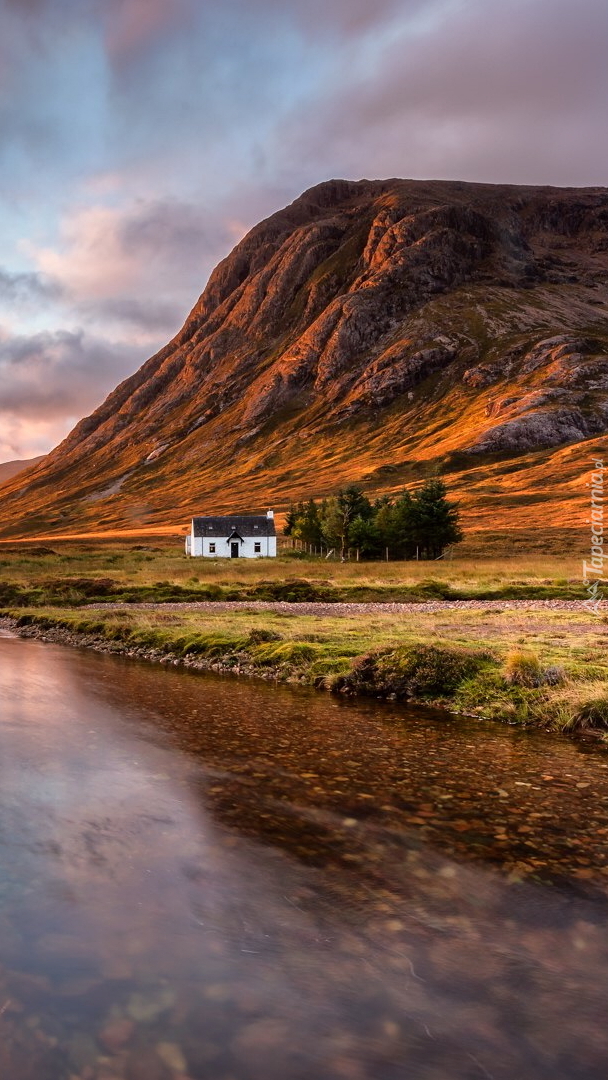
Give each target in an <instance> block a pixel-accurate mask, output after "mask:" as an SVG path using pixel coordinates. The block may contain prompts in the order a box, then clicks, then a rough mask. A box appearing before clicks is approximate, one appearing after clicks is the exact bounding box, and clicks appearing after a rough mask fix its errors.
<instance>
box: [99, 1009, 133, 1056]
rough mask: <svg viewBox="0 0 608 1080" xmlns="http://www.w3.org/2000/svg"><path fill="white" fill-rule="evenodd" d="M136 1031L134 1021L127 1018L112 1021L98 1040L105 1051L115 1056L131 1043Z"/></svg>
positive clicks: (103, 1029) (101, 1032)
mask: <svg viewBox="0 0 608 1080" xmlns="http://www.w3.org/2000/svg"><path fill="white" fill-rule="evenodd" d="M134 1030H135V1023H134V1021H133V1020H131V1019H129V1017H126V1016H125V1017H122V1019H117V1020H110V1021H109V1023H107V1024H106V1025H105V1027H104V1028H102V1030H101V1031H100V1033H99V1035H98V1036H97V1038H98V1040H99V1042H100V1043H101V1045H102V1046H103V1047H104V1049H105V1050H108V1051H109V1052H110V1053H112V1054H115V1053H117V1052H118V1051H119V1050H121V1049H122V1048H123V1046H126V1044H127V1043H128V1042H129V1041H130V1039H131V1036H132V1035H133V1032H134Z"/></svg>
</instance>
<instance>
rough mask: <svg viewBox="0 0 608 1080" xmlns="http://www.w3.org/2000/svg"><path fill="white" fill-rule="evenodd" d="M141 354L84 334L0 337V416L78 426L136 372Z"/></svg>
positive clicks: (133, 349) (121, 344)
mask: <svg viewBox="0 0 608 1080" xmlns="http://www.w3.org/2000/svg"><path fill="white" fill-rule="evenodd" d="M141 359H143V358H142V357H141V356H139V355H138V351H137V350H136V349H135V348H134V347H133V346H130V345H125V344H124V343H116V344H114V343H111V342H109V341H104V340H103V339H101V338H96V337H93V336H91V335H88V334H86V333H85V332H84V331H82V330H78V331H70V330H56V331H53V332H51V331H42V332H40V333H37V334H32V335H29V336H28V335H16V336H14V335H10V334H8V333H7V332H6V331H3V332H2V334H1V335H0V385H1V386H2V397H1V399H0V416H2V418H3V422H5V421H6V422H10V420H11V419H15V418H17V417H21V418H27V419H29V420H34V421H53V422H64V423H67V422H69V421H71V422H73V421H74V419H77V418H79V417H80V416H82V415H83V414H84V413H86V412H88V411H90V410H91V409H93V408H95V407H96V406H97V405H98V404H99V403H100V401H101V400H102V399H103V397H104V396H105V395H106V394H107V393H109V391H110V390H112V389H113V388H114V387H115V386H116V384H117V382H119V381H120V380H121V379H123V378H124V377H125V376H126V375H127V374H130V372H131V371H132V370H133V368H134V367H135V366H136V364H137V362H138V360H141Z"/></svg>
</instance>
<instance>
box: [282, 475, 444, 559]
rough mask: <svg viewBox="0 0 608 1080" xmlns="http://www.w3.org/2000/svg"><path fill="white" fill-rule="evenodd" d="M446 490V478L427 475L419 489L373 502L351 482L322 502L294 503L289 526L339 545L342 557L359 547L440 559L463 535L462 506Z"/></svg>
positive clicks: (304, 536)
mask: <svg viewBox="0 0 608 1080" xmlns="http://www.w3.org/2000/svg"><path fill="white" fill-rule="evenodd" d="M446 494H447V491H446V486H445V484H444V483H443V481H442V480H427V481H426V483H424V484H423V485H422V487H421V488H419V489H418V490H417V491H414V492H409V491H403V492H402V493H401V494H400V495H399V496H397V497H396V498H394V499H391V498H389V497H388V496H383V497H382V498H380V499H376V501H375V502H373V503H372V502H370V500H369V499H368V498H367V496H366V495H365V494H364V492H363V490H362V489H361V488H360V487H357V485H356V484H351V485H349V487H345V488H343V489H342V490H341V491H339V492H338V494H337V495H333V496H331V497H330V498H328V499H323V501H322V502H320V503H317V502H315V500H314V499H309V500H308V502H299V503H296V504H292V505H291V506H290V508H289V510H288V512H287V516H286V519H285V529H284V532H285V535H286V536H293V537H294V538H296V539H298V540H302V541H303V542H304V543H306V544H313V545H325V546H326V547H328V548H334V549H335V550H336V551H337V552H339V554H340V556H341V558H344V556H345V553H346V551H347V550H348V549H349V548H354V549H356V550H357V551H359V552H360V554H361V555H362V556H363V557H364V558H370V559H374V558H382V557H383V556H384V554H385V552H386V550H387V549H388V551H389V553H390V557H391V558H393V559H414V558H421V559H437V558H439V556H440V555H442V554H443V552H444V551H445V549H446V548H447V547H448V546H449V545H451V544H457V543H458V542H459V540H462V536H463V533H462V530H461V528H460V526H459V524H458V520H459V514H458V508H457V506H456V504H455V503H451V502H449V501H448V499H447V498H446Z"/></svg>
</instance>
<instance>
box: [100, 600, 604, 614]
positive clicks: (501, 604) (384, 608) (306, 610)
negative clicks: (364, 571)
mask: <svg viewBox="0 0 608 1080" xmlns="http://www.w3.org/2000/svg"><path fill="white" fill-rule="evenodd" d="M161 608H162V610H163V611H279V612H281V613H282V614H288V615H320V616H332V617H335V616H337V617H340V616H341V615H342V616H347V615H348V616H352V615H372V614H375V613H376V612H379V611H380V612H393V613H394V614H395V615H408V614H411V615H415V614H416V613H417V612H426V613H428V614H431V613H438V612H441V611H458V610H461V611H524V610H525V611H576V612H579V613H581V612H583V613H584V612H585V610H586V609H585V607H584V605H583V602H582V601H581V600H424V601H420V602H413V601H412V602H410V603H407V602H406V603H390V602H389V603H383V602H377V603H365V604H357V603H353V604H345V603H335V604H334V603H323V602H322V601H316V600H315V601H308V602H297V601H296V602H293V603H292V602H288V601H279V600H197V601H175V602H168V603H163V604H156V603H133V604H131V603H129V604H124V603H123V604H112V603H107V604H106V603H103V604H86V605H85V608H84V609H85V610H88V611H99V612H103V611H121V610H131V611H136V610H141V611H146V610H148V611H155V610H159V609H161ZM600 609H601V611H602V614H608V602H606V603H602V604H601V605H600ZM590 617H592V616H590Z"/></svg>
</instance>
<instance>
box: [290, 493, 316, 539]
mask: <svg viewBox="0 0 608 1080" xmlns="http://www.w3.org/2000/svg"><path fill="white" fill-rule="evenodd" d="M300 507H301V509H299V510H298V513H297V515H296V519H295V522H294V525H293V533H292V535H293V536H295V537H297V538H298V540H303V541H304V542H305V543H306V544H320V543H321V541H322V539H323V533H322V531H321V521H320V518H319V508H318V506H317V504H316V502H315V500H314V499H309V500H308V502H307V503H301V504H300Z"/></svg>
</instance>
